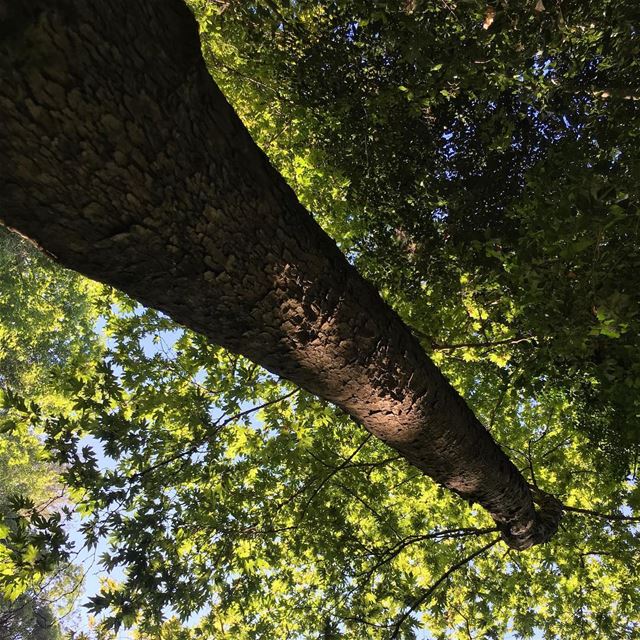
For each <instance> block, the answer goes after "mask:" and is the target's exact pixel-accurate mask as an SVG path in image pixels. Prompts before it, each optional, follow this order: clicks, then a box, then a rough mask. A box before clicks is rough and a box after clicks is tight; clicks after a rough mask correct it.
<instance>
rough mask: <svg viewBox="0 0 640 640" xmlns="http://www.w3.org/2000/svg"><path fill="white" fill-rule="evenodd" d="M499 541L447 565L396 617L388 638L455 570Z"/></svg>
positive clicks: (393, 638)
mask: <svg viewBox="0 0 640 640" xmlns="http://www.w3.org/2000/svg"><path fill="white" fill-rule="evenodd" d="M499 541H500V538H494V539H493V540H492V541H491V542H489V543H487V544H485V545H484V547H481V548H480V549H478V550H477V551H474V552H473V553H472V554H471V555H468V556H467V557H465V558H463V559H462V560H460V561H459V562H456V564H454V565H453V566H451V567H449V569H447V571H445V572H444V573H443V574H442V575H441V576H440V577H439V578H438V579H437V580H436V581H435V582H434V583H433V584H432V585H431V586H430V587H429V588H427V589H425V591H424V592H423V593H422V594H421V595H420V596H419V597H418V598H416V599H415V600H414V601H413V602H412V603H411V604H410V605H409V608H408V609H407V610H406V611H405V612H404V613H403V614H402V615H401V616H400V617H399V618H398V620H397V621H396V624H395V625H394V627H393V631H392V633H391V636H390V640H396V639H397V638H399V637H400V629H401V627H402V625H403V623H404V621H405V620H406V619H407V618H408V617H409V615H410V614H411V613H412V612H413V611H415V610H416V609H417V608H418V607H419V606H420V605H421V604H423V603H424V602H425V601H426V600H427V599H428V598H429V596H431V594H432V593H433V592H434V591H435V590H436V589H437V588H438V587H439V586H440V585H441V584H442V583H443V582H444V581H445V580H446V579H447V578H448V577H449V576H450V575H451V574H452V573H454V572H455V571H457V570H458V569H460V568H461V567H464V566H465V565H466V564H468V563H469V562H471V561H472V560H473V559H474V558H477V557H478V556H479V555H481V554H483V553H484V552H485V551H488V550H489V549H491V547H493V545H495V544H496V543H497V542H499Z"/></svg>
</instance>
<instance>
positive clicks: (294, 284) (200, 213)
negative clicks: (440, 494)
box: [0, 0, 559, 549]
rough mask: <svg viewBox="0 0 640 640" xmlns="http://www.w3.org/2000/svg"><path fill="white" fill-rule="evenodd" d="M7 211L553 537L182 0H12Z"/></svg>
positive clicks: (553, 517)
mask: <svg viewBox="0 0 640 640" xmlns="http://www.w3.org/2000/svg"><path fill="white" fill-rule="evenodd" d="M0 220H1V221H2V222H3V223H4V224H5V225H7V226H9V227H11V228H14V229H16V230H18V231H20V232H21V233H22V234H23V235H25V236H27V237H29V238H31V239H33V240H34V241H35V242H36V243H37V244H39V245H40V246H41V247H42V248H43V249H44V250H45V251H46V252H47V253H49V254H50V255H52V256H53V257H54V258H55V259H56V260H58V261H59V262H61V263H62V264H64V265H66V266H67V267H70V268H72V269H75V270H77V271H80V272H82V273H84V274H86V275H87V276H89V277H91V278H94V279H96V280H100V281H102V282H105V283H108V284H110V285H113V286H115V287H117V288H119V289H121V290H123V291H125V292H126V293H128V294H129V295H130V296H132V297H133V298H135V299H137V300H139V301H140V302H142V303H143V304H145V305H147V306H149V307H153V308H156V309H159V310H161V311H163V312H165V313H166V314H167V315H169V316H170V317H171V318H173V319H174V320H176V321H177V322H179V323H181V324H183V325H185V326H186V327H189V328H190V329H193V330H195V331H197V332H199V333H201V334H204V335H206V336H208V337H209V338H210V339H211V340H212V341H213V342H215V343H217V344H220V345H222V346H224V347H225V348H227V349H230V350H231V351H234V352H237V353H240V354H242V355H244V356H247V357H248V358H250V359H251V360H253V361H255V362H257V363H259V364H260V365H262V366H264V367H266V368H267V369H268V370H270V371H272V372H274V373H276V374H278V375H279V376H282V377H284V378H287V379H289V380H291V381H293V382H294V383H296V384H297V385H299V386H301V387H303V388H304V389H307V390H309V391H311V392H313V393H315V394H317V395H318V396H320V397H322V398H324V399H326V400H329V401H331V402H333V403H335V404H337V405H338V406H340V407H341V408H342V409H344V410H345V411H346V412H348V413H349V414H350V415H351V416H353V418H354V419H355V420H357V421H358V422H360V423H361V424H362V425H364V427H365V428H366V429H367V430H369V431H370V432H371V433H372V434H374V435H375V436H377V437H378V438H380V439H381V440H383V441H384V442H386V443H387V444H388V445H389V446H391V447H393V448H394V449H396V450H397V451H399V452H400V453H401V454H402V455H403V456H404V457H405V458H406V459H407V460H408V461H409V462H410V463H411V464H413V465H415V466H416V467H417V468H419V469H421V470H422V471H423V472H424V473H426V474H428V475H429V476H431V477H432V478H433V479H435V480H436V481H437V482H439V483H440V484H442V485H444V486H445V487H448V488H449V489H451V490H453V491H455V492H456V493H458V494H459V495H461V496H462V497H463V498H465V499H467V500H471V501H474V502H478V503H480V504H481V505H482V506H483V507H485V508H486V509H487V510H488V511H489V513H490V514H491V515H492V516H493V518H494V519H495V521H496V523H498V525H499V526H500V528H501V530H502V532H503V537H504V539H505V540H506V541H507V542H508V544H510V545H511V546H512V547H513V548H517V549H523V548H526V547H529V546H531V545H532V544H536V543H539V542H543V541H546V540H548V539H549V538H550V537H551V536H552V535H553V533H554V532H555V530H556V528H557V524H558V520H559V512H558V511H557V510H554V509H548V508H539V509H538V510H536V508H535V505H534V498H533V496H532V493H531V491H530V489H529V487H528V485H527V483H526V482H525V480H524V479H523V477H522V476H521V474H520V473H519V472H518V470H517V469H516V468H515V467H514V465H513V464H512V463H511V462H510V461H509V459H508V458H507V457H506V456H505V454H504V453H503V452H502V450H501V449H500V448H499V447H498V446H497V445H496V443H495V442H494V441H493V439H492V438H491V436H490V435H489V433H488V432H487V431H486V430H485V428H484V427H483V426H482V425H481V424H480V423H479V422H478V420H477V419H476V418H475V416H474V415H473V413H472V411H471V410H470V409H469V408H468V407H467V405H466V404H465V402H464V401H463V400H462V398H461V397H460V396H459V395H458V393H457V392H456V391H455V390H454V389H453V388H452V387H451V386H450V384H449V383H448V382H447V380H446V379H445V378H444V377H443V375H442V374H441V373H440V372H439V371H438V369H437V368H436V366H435V365H434V364H433V363H432V362H431V361H430V359H429V358H428V357H427V356H426V355H425V353H424V351H423V349H422V348H421V347H420V345H419V343H418V342H417V341H416V339H415V338H414V337H413V336H412V334H411V332H410V331H409V329H408V328H407V327H406V326H405V325H404V324H403V322H402V321H401V320H400V319H399V317H398V316H397V315H396V314H395V313H394V312H393V311H392V310H391V309H390V308H389V307H388V306H387V305H386V304H385V303H384V302H383V301H382V299H381V298H380V296H379V295H378V293H377V291H376V290H375V289H374V288H373V287H372V286H371V285H370V284H369V283H367V282H366V281H365V280H364V279H363V278H362V277H361V276H360V275H359V274H358V273H357V271H356V270H355V269H354V268H353V267H352V266H351V265H350V264H349V263H348V262H347V260H346V259H345V257H344V256H343V255H342V254H341V253H340V251H339V250H338V248H337V247H336V245H335V243H334V242H333V241H332V240H331V239H330V238H329V237H328V236H327V235H326V234H325V233H324V232H323V231H322V230H321V229H320V227H319V226H318V225H317V224H316V223H315V221H314V220H313V218H312V217H311V215H310V214H309V213H308V212H307V211H306V210H305V209H304V208H303V207H302V206H301V205H300V203H299V202H298V200H297V199H296V196H295V195H294V193H293V191H292V190H291V189H290V188H289V187H288V186H287V184H286V183H285V181H284V179H283V178H282V177H281V176H280V175H279V174H278V173H277V172H276V171H275V169H273V168H272V167H271V165H270V164H269V162H268V160H267V159H266V157H265V155H264V154H263V153H262V152H261V151H260V150H259V149H258V147H257V146H256V144H255V143H254V142H253V140H252V139H251V137H250V136H249V134H248V132H247V131H246V129H245V127H244V126H243V124H242V123H241V122H240V120H239V118H238V117H237V115H236V114H235V112H234V111H233V109H232V108H231V107H230V106H229V104H228V103H227V101H226V100H225V98H224V96H223V95H222V93H221V92H220V90H219V89H218V88H217V86H216V85H215V83H214V82H213V80H212V79H211V77H210V76H209V74H208V72H207V70H206V68H205V65H204V62H203V59H202V56H201V53H200V46H199V39H198V32H197V25H196V22H195V20H194V18H193V17H192V15H191V14H190V12H189V10H188V9H187V8H186V6H185V5H184V4H183V3H182V2H181V0H109V1H108V2H105V0H85V1H81V0H47V1H43V0H28V1H26V0H10V1H7V0H0Z"/></svg>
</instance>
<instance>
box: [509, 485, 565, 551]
mask: <svg viewBox="0 0 640 640" xmlns="http://www.w3.org/2000/svg"><path fill="white" fill-rule="evenodd" d="M530 489H531V495H532V497H533V502H534V504H535V505H536V511H535V514H536V517H535V518H534V519H532V520H530V521H529V522H528V523H527V524H526V525H524V526H518V525H515V526H514V525H511V526H509V525H505V526H502V527H500V533H501V535H502V539H503V540H504V542H505V543H506V544H507V545H509V546H510V547H511V548H512V549H515V550H516V551H524V550H525V549H528V548H529V547H533V546H534V545H536V544H543V543H544V542H548V541H549V540H551V538H552V537H553V536H554V534H555V533H556V531H557V530H558V526H559V525H560V520H561V519H562V514H563V512H564V507H563V504H562V502H560V500H558V499H557V498H556V497H555V496H552V495H551V494H550V493H546V492H545V491H542V489H539V488H538V487H535V486H533V485H530Z"/></svg>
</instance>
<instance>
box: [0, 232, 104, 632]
mask: <svg viewBox="0 0 640 640" xmlns="http://www.w3.org/2000/svg"><path fill="white" fill-rule="evenodd" d="M97 290H98V287H97V286H96V285H94V284H93V283H91V282H89V281H87V280H85V279H83V278H80V277H79V276H77V275H74V274H71V273H69V272H64V271H62V270H60V269H57V270H52V269H51V267H50V266H49V262H48V261H47V260H46V259H44V258H43V257H42V256H41V255H40V253H39V252H37V251H36V250H35V249H34V248H32V247H30V246H29V245H28V244H27V243H26V242H24V241H22V240H20V239H19V238H17V237H16V236H14V235H12V234H9V233H8V232H6V231H4V230H2V229H0V637H1V638H2V639H3V640H32V639H33V640H61V638H62V635H61V634H62V629H61V627H60V625H59V623H58V620H57V618H58V616H61V615H67V614H68V613H69V610H70V608H71V607H72V605H73V600H74V598H73V596H74V594H75V593H76V591H77V589H78V586H79V583H80V572H79V569H78V568H77V567H75V566H73V565H71V564H68V562H67V561H68V559H69V553H68V551H69V549H68V542H67V536H66V533H65V532H64V530H63V526H62V516H63V512H62V511H61V508H63V509H66V510H67V513H70V511H69V510H68V509H69V505H68V500H67V499H66V497H65V490H64V486H63V484H62V483H61V482H60V476H59V473H60V469H59V467H57V466H56V465H54V464H53V463H52V461H51V460H50V458H49V456H48V455H47V453H46V452H45V450H44V448H43V445H42V433H41V432H39V431H38V430H37V429H34V427H33V425H34V424H35V423H36V422H37V420H38V418H39V413H40V411H41V410H42V409H45V410H48V411H54V410H64V408H65V407H67V406H68V405H67V404H66V402H67V400H66V399H65V394H64V393H63V391H62V389H61V388H60V385H59V384H58V380H59V376H60V373H61V371H63V370H64V369H65V368H69V369H70V370H72V371H77V370H79V369H81V368H82V366H83V365H84V364H86V363H87V362H89V361H91V360H92V359H93V358H95V357H96V356H97V355H98V353H100V339H99V337H98V336H97V335H96V333H95V331H94V320H95V313H94V312H95V305H94V304H93V302H92V297H91V292H92V291H94V292H95V291H97ZM23 396H24V397H28V400H25V399H24V397H23Z"/></svg>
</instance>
